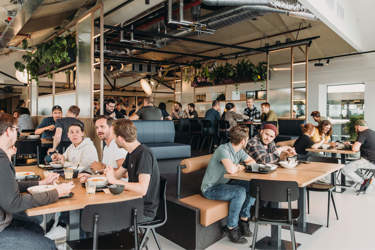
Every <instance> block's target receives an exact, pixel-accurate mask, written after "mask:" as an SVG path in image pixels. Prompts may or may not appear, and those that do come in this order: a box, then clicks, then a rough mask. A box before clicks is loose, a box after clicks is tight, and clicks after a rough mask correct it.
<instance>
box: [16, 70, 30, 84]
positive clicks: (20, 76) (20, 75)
mask: <svg viewBox="0 0 375 250" xmlns="http://www.w3.org/2000/svg"><path fill="white" fill-rule="evenodd" d="M16 78H17V80H18V81H20V82H22V83H27V78H28V77H27V70H26V69H24V70H23V71H18V70H16Z"/></svg>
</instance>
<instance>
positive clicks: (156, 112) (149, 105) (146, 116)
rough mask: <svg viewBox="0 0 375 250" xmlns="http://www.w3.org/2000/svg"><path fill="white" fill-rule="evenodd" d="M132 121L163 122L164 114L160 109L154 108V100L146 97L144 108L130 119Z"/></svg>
mask: <svg viewBox="0 0 375 250" xmlns="http://www.w3.org/2000/svg"><path fill="white" fill-rule="evenodd" d="M129 119H130V120H145V121H157V120H163V115H162V112H161V110H160V109H159V108H157V107H154V103H153V99H152V98H151V97H145V98H144V99H143V107H142V108H140V109H139V110H138V111H137V112H135V113H133V114H132V116H130V117H129Z"/></svg>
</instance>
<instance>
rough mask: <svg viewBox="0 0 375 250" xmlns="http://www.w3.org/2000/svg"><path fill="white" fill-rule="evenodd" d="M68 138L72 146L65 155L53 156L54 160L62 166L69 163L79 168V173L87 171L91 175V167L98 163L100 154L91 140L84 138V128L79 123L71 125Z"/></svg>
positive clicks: (56, 154)
mask: <svg viewBox="0 0 375 250" xmlns="http://www.w3.org/2000/svg"><path fill="white" fill-rule="evenodd" d="M68 138H69V140H70V141H71V142H72V144H70V146H69V147H68V148H67V149H66V151H65V153H64V154H62V155H61V154H58V153H55V154H53V155H52V160H53V161H59V162H61V163H62V164H64V162H66V161H68V162H71V163H72V165H74V166H78V171H79V172H82V171H86V172H90V173H91V169H90V166H91V164H92V163H93V162H94V161H98V153H97V151H96V148H95V146H94V143H93V142H92V141H91V139H90V138H84V131H83V126H82V125H81V124H79V123H74V124H72V125H70V127H69V129H68Z"/></svg>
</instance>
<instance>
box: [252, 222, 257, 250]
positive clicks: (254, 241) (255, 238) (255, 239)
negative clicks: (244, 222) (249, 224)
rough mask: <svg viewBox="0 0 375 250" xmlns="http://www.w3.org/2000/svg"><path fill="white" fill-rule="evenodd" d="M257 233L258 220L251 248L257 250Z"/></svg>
mask: <svg viewBox="0 0 375 250" xmlns="http://www.w3.org/2000/svg"><path fill="white" fill-rule="evenodd" d="M257 234H258V222H255V228H254V236H253V244H252V245H251V250H255V243H256V242H257Z"/></svg>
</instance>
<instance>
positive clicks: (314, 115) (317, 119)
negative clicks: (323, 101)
mask: <svg viewBox="0 0 375 250" xmlns="http://www.w3.org/2000/svg"><path fill="white" fill-rule="evenodd" d="M311 117H312V118H313V119H314V121H315V122H316V123H318V125H319V123H320V122H322V121H324V120H327V119H326V118H325V117H323V116H321V115H320V112H319V111H313V112H311Z"/></svg>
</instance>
